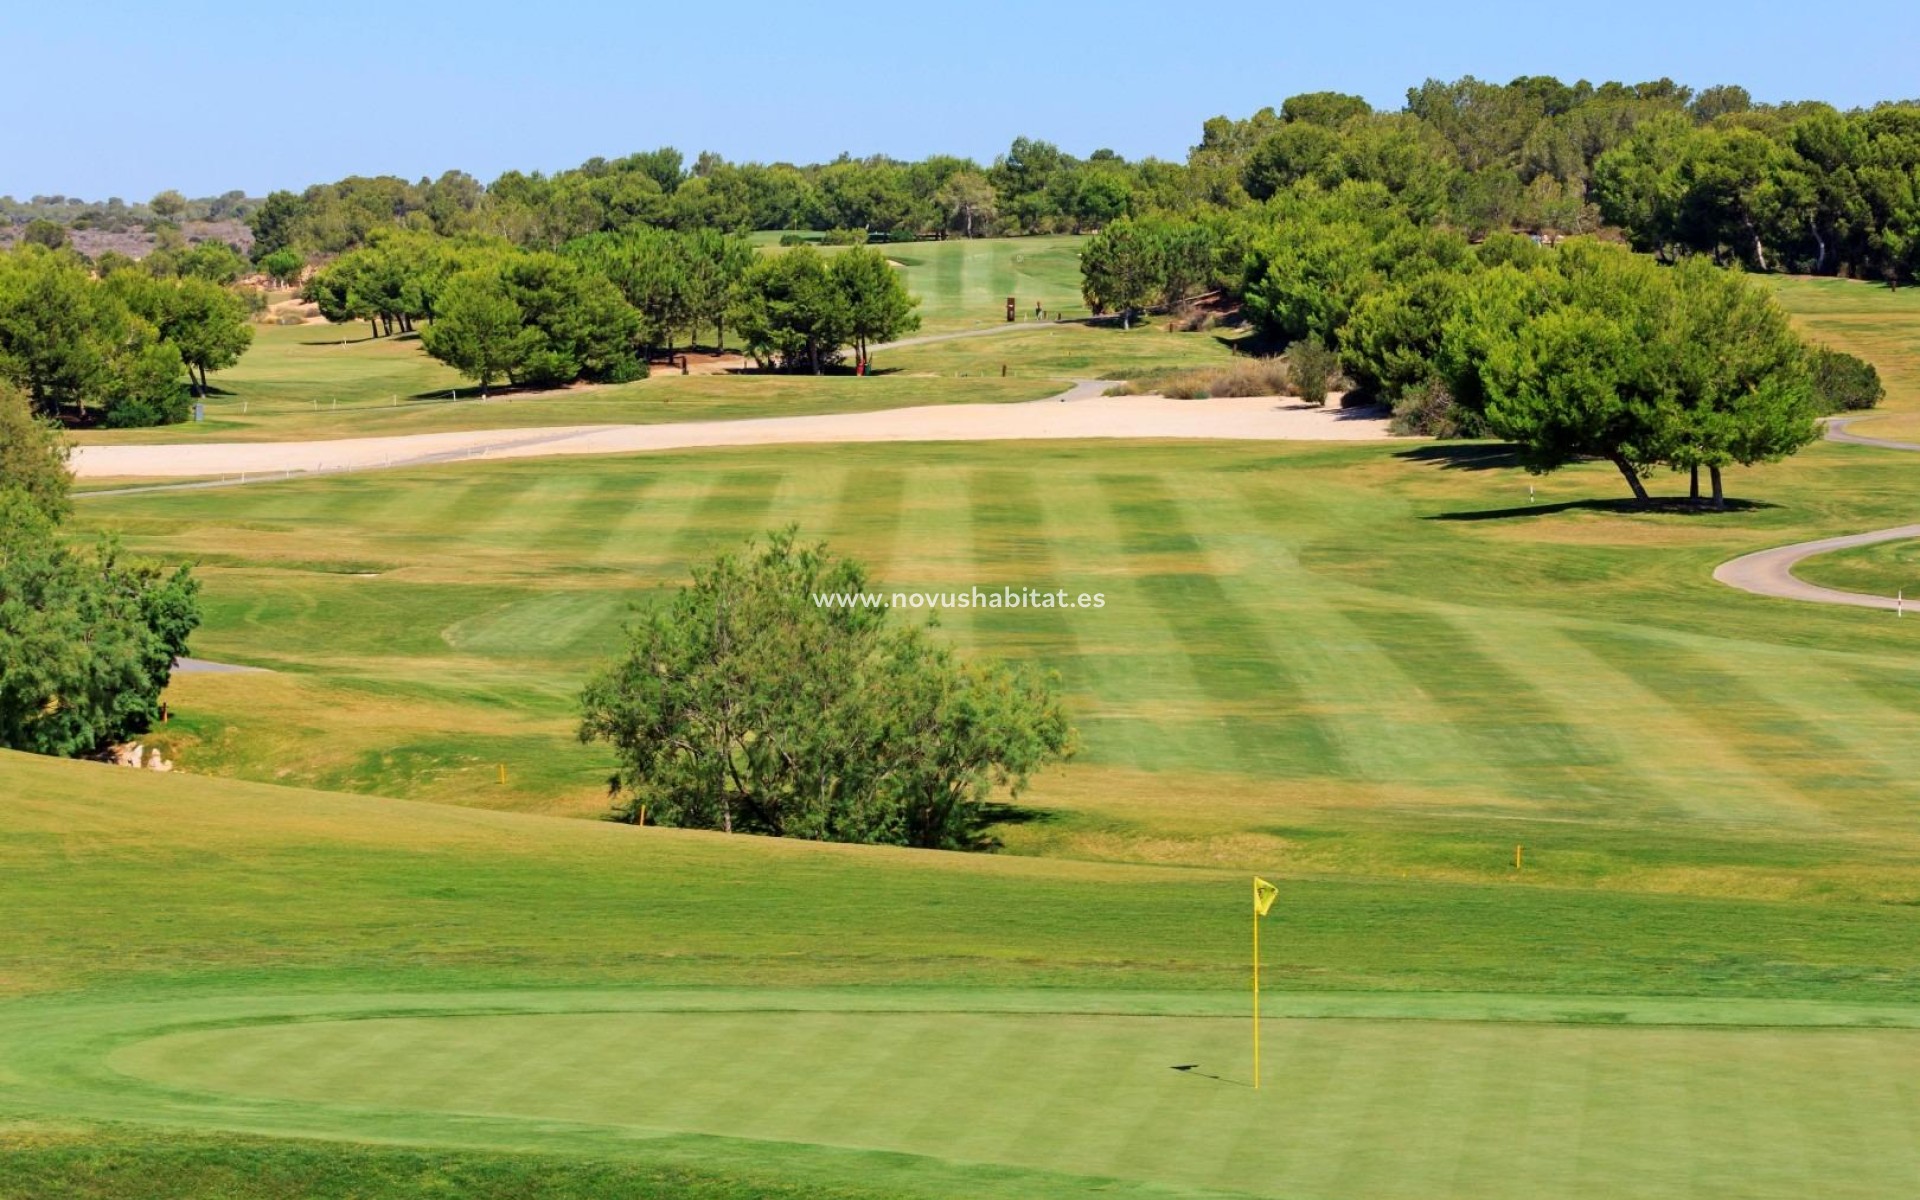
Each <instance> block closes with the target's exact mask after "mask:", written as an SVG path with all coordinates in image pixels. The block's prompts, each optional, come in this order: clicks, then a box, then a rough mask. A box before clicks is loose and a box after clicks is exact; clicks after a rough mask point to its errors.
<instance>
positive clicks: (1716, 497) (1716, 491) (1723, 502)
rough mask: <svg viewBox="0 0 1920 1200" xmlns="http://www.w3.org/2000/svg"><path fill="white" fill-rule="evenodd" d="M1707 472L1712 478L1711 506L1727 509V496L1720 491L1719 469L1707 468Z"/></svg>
mask: <svg viewBox="0 0 1920 1200" xmlns="http://www.w3.org/2000/svg"><path fill="white" fill-rule="evenodd" d="M1707 470H1708V472H1709V473H1711V474H1712V476H1713V506H1714V507H1715V508H1717V509H1724V508H1726V507H1727V494H1726V493H1725V492H1724V491H1722V490H1721V489H1720V468H1719V467H1708V468H1707Z"/></svg>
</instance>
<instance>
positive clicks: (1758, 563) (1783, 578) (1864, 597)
mask: <svg viewBox="0 0 1920 1200" xmlns="http://www.w3.org/2000/svg"><path fill="white" fill-rule="evenodd" d="M1847 424H1848V422H1846V421H1829V422H1827V440H1828V441H1830V442H1846V443H1849V444H1851V445H1856V446H1878V447H1880V448H1881V449H1884V450H1920V445H1916V444H1915V443H1913V442H1892V441H1887V440H1885V439H1883V438H1870V437H1861V436H1860V435H1858V434H1853V433H1848V432H1847ZM1903 538H1920V525H1899V526H1895V527H1894V528H1892V529H1874V530H1869V531H1868V532H1866V533H1849V534H1844V535H1842V536H1840V537H1830V538H1821V539H1820V540H1818V541H1813V542H1795V543H1794V544H1793V545H1791V546H1776V547H1775V548H1773V549H1772V550H1761V551H1757V552H1756V553H1753V554H1743V555H1741V556H1740V557H1739V558H1736V559H1732V560H1730V561H1728V562H1724V563H1721V564H1720V565H1719V566H1718V567H1715V568H1714V571H1713V577H1714V578H1715V579H1718V580H1719V581H1720V582H1721V583H1724V584H1726V585H1727V586H1729V587H1737V588H1739V589H1740V590H1741V591H1743V592H1752V593H1753V594H1754V595H1756V596H1772V597H1775V598H1777V599H1781V600H1806V601H1810V602H1812V603H1814V604H1848V605H1852V606H1853V607H1855V608H1885V609H1894V610H1898V609H1900V608H1902V607H1903V602H1902V601H1901V600H1900V599H1898V598H1896V597H1893V596H1875V595H1871V594H1869V593H1867V592H1843V591H1841V590H1840V589H1838V588H1829V587H1821V586H1819V585H1818V584H1813V583H1808V582H1806V581H1805V580H1803V579H1799V578H1796V577H1795V576H1794V574H1793V568H1794V567H1795V566H1796V565H1798V564H1799V562H1800V560H1801V559H1803V558H1812V557H1813V556H1814V555H1816V554H1826V553H1828V552H1830V551H1834V550H1849V549H1852V548H1853V547H1855V546H1871V545H1873V544H1874V543H1876V542H1897V541H1899V540H1901V539H1903Z"/></svg>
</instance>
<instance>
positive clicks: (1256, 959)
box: [1253, 908, 1260, 1092]
mask: <svg viewBox="0 0 1920 1200" xmlns="http://www.w3.org/2000/svg"><path fill="white" fill-rule="evenodd" d="M1253 1090H1254V1091H1256V1092H1257V1091H1259V1090H1260V910H1259V909H1257V908H1256V909H1254V911H1253Z"/></svg>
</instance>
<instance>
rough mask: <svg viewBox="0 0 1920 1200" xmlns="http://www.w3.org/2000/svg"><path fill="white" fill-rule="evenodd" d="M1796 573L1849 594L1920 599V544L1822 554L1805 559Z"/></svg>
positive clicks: (1874, 547) (1870, 547)
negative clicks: (1905, 594)
mask: <svg viewBox="0 0 1920 1200" xmlns="http://www.w3.org/2000/svg"><path fill="white" fill-rule="evenodd" d="M1793 573H1794V574H1795V575H1796V576H1798V577H1799V578H1801V579H1804V580H1806V581H1807V582H1808V583H1817V584H1819V585H1821V586H1822V587H1831V588H1839V589H1840V590H1841V591H1846V592H1867V593H1869V594H1871V595H1875V596H1891V595H1894V594H1895V593H1898V592H1912V593H1913V594H1914V595H1915V596H1916V597H1920V542H1911V541H1907V542H1880V543H1878V544H1876V545H1872V546H1857V547H1854V548H1853V549H1850V550H1835V551H1833V552H1832V553H1829V554H1818V555H1815V556H1814V557H1812V558H1808V559H1803V560H1801V562H1800V564H1799V565H1798V566H1796V567H1795V568H1794V569H1793Z"/></svg>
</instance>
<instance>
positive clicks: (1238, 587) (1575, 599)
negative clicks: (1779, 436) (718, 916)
mask: <svg viewBox="0 0 1920 1200" xmlns="http://www.w3.org/2000/svg"><path fill="white" fill-rule="evenodd" d="M1906 467H1907V464H1906V463H1905V462H1904V461H1901V460H1899V459H1898V456H1895V455H1889V454H1885V453H1880V452H1875V451H1870V450H1863V449H1860V448H1854V447H1832V446H1821V447H1816V448H1814V449H1811V450H1809V451H1808V452H1807V453H1806V454H1804V455H1803V456H1802V457H1801V458H1800V459H1799V460H1797V461H1796V462H1794V463H1792V464H1791V465H1787V466H1782V467H1778V468H1769V469H1767V470H1764V471H1759V472H1754V473H1752V474H1746V473H1742V474H1741V475H1739V476H1737V477H1735V482H1734V485H1733V486H1734V490H1735V493H1736V494H1737V495H1744V494H1753V495H1761V496H1765V497H1767V499H1768V502H1769V504H1770V505H1771V507H1763V508H1760V509H1757V510H1753V511H1750V512H1741V513H1733V514H1728V515H1725V516H1717V517H1715V516H1675V515H1659V514H1632V513H1623V512H1618V511H1613V510H1610V509H1605V508H1600V509H1590V508H1584V507H1580V506H1579V504H1578V503H1577V502H1579V501H1582V500H1584V499H1585V498H1588V497H1593V496H1600V497H1610V496H1611V495H1612V493H1613V492H1614V491H1615V490H1616V481H1615V480H1613V479H1612V478H1611V477H1609V476H1608V474H1607V472H1606V471H1605V470H1604V469H1600V468H1582V469H1579V470H1576V471H1572V472H1569V473H1566V474H1563V475H1558V476H1554V477H1551V478H1549V479H1546V480H1541V481H1538V482H1537V487H1538V501H1539V502H1538V503H1537V504H1534V505H1531V506H1529V505H1528V504H1527V502H1526V488H1527V486H1528V482H1527V480H1526V478H1525V476H1523V475H1522V474H1521V473H1520V472H1518V471H1517V470H1515V469H1513V468H1512V467H1510V466H1504V465H1498V460H1490V459H1488V457H1487V456H1486V454H1485V453H1483V452H1481V451H1478V450H1473V449H1464V448H1463V449H1462V450H1461V451H1460V452H1459V453H1458V454H1457V455H1453V454H1452V452H1447V451H1441V452H1437V453H1436V452H1434V451H1430V450H1423V449H1418V448H1409V447H1405V446H1397V445H1387V446H1358V447H1356V446H1328V445H1321V446H1312V445H1301V446H1293V447H1275V446H1259V445H1251V446H1220V445H1208V446H1174V447H1152V446H1128V445H1125V444H1106V445H1100V446H1093V447H1082V446H1065V445H1045V444H1007V445H999V446H995V447H993V448H992V449H991V451H990V454H987V455H983V454H982V453H981V452H980V451H978V450H976V449H974V448H969V447H958V446H858V447H846V446H843V447H809V448H788V449H775V450H755V451H727V452H702V453H683V454H671V455H658V456H649V457H644V458H631V459H617V458H616V459H591V460H579V461H572V462H567V463H563V464H556V463H542V462H522V463H496V464H487V465H476V466H470V467H469V466H461V467H453V468H444V469H433V470H420V471H409V472H393V473H378V474H370V475H364V476H356V477H351V478H344V479H330V480H318V481H305V482H303V481H294V482H290V483H286V484H274V485H270V486H262V487H258V488H255V489H251V490H249V491H248V492H247V493H246V497H245V503H244V505H236V504H235V503H234V499H233V496H232V495H231V494H224V493H217V492H199V493H195V492H184V493H170V494H155V495H146V496H131V497H118V498H104V499H100V500H94V501H87V502H86V507H85V508H84V509H83V513H84V516H85V519H86V520H87V521H88V522H89V523H93V524H97V525H98V526H99V527H101V528H104V529H111V530H115V531H118V532H119V533H120V534H121V535H122V536H123V537H124V538H125V539H126V540H127V542H128V544H129V545H131V546H133V547H134V548H137V549H141V550H145V551H150V552H154V553H158V554H162V555H165V556H168V557H173V558H186V559H191V560H195V561H198V562H200V563H201V564H202V565H201V575H202V578H203V579H204V580H205V583H206V606H207V612H208V620H207V624H206V627H205V628H204V629H203V631H202V632H201V634H200V635H199V636H198V638H197V639H196V642H195V649H196V652H197V653H200V654H202V655H204V656H207V657H212V658H216V659H223V660H230V661H234V662H240V663H247V664H253V665H260V666H266V667H270V668H273V669H274V671H275V673H274V674H266V675H246V676H204V675H203V676H183V677H181V678H180V679H179V680H177V681H176V684H175V687H174V693H173V696H172V700H173V703H174V709H175V712H176V714H177V716H176V719H175V721H174V723H173V724H172V725H170V726H169V727H168V728H167V729H166V730H164V731H163V732H162V734H161V735H160V736H159V737H158V738H157V739H156V740H157V741H158V742H160V744H162V745H164V746H165V747H167V750H168V753H169V756H170V757H173V758H175V759H176V760H177V761H179V762H180V763H182V764H183V765H185V766H186V767H187V768H188V769H191V770H194V771H200V772H209V773H216V774H223V775H230V776H235V777H243V778H251V779H257V780H262V781H281V782H289V783H298V784H301V785H305V786H314V787H322V788H329V789H343V790H351V791H365V792H373V793H378V794H385V795H394V796H403V797H414V798H421V799H434V800H442V801H449V802H453V803H458V804H467V805H478V806H488V807H501V808H519V809H528V810H534V811H542V812H553V813H572V814H579V815H590V814H594V813H597V812H600V811H602V810H603V809H604V805H605V793H604V781H605V779H606V776H607V773H608V769H609V762H608V759H607V757H606V755H605V752H604V751H602V750H600V749H598V748H595V747H583V746H580V745H579V744H578V743H576V742H575V741H574V740H573V737H572V733H573V726H574V721H575V708H574V704H575V695H576V693H577V690H578V688H579V686H580V684H581V682H582V680H583V679H584V677H585V676H586V674H587V672H588V671H590V670H591V669H592V667H593V665H594V664H595V663H597V662H599V661H602V660H604V659H605V658H606V657H608V656H609V655H610V654H612V653H613V651H614V649H615V647H616V646H617V644H618V640H619V627H620V625H621V622H622V620H623V619H624V616H625V614H626V612H627V610H628V608H629V606H630V605H633V604H636V603H640V604H645V603H650V602H652V601H653V599H654V598H655V597H656V596H657V595H658V594H659V593H660V591H661V589H663V588H668V587H671V586H674V585H675V584H677V583H678V582H679V581H680V580H682V579H684V578H685V576H686V572H687V570H688V568H689V565H690V564H692V563H693V562H696V561H698V560H700V559H702V558H704V557H706V556H709V555H711V554H712V553H714V552H715V551H717V550H719V549H721V548H724V547H729V546H733V545H737V544H739V542H740V541H741V540H743V539H745V538H746V537H748V536H749V535H752V534H755V533H758V532H761V531H764V530H766V529H768V528H770V527H776V526H779V525H783V524H785V523H787V522H790V521H791V522H797V523H798V524H799V525H800V526H801V528H802V530H803V532H804V533H805V534H807V535H808V536H812V537H824V538H826V539H827V540H828V541H829V542H830V543H831V544H833V545H835V546H836V547H838V548H840V549H841V550H843V551H845V552H848V553H851V554H853V555H855V556H857V557H859V558H861V559H862V560H864V561H866V562H867V563H868V564H869V565H870V567H871V568H872V570H873V573H874V577H875V578H876V579H877V580H878V581H879V582H880V583H881V584H882V585H883V586H884V587H886V588H888V589H889V590H891V589H895V588H900V589H906V588H925V589H934V590H939V589H948V590H951V589H953V588H956V587H959V588H964V587H967V586H970V585H976V584H977V585H980V586H983V587H989V588H991V587H997V586H1000V585H1022V586H1024V585H1034V586H1048V587H1052V586H1059V587H1065V588H1067V589H1068V590H1069V591H1073V592H1078V591H1088V592H1102V593H1104V594H1105V595H1106V596H1107V597H1108V602H1107V604H1106V606H1105V607H1104V608H1103V609H1100V610H1097V611H1075V612H1062V611H1053V610H1027V611H1006V612H966V611H957V612H954V613H950V614H948V616H947V617H946V619H945V622H944V625H943V627H942V636H943V637H946V638H948V639H951V640H952V641H953V642H954V643H956V644H957V645H959V646H961V647H963V648H965V649H967V650H970V651H977V652H983V653H991V654H998V655H1008V656H1014V657H1027V658H1032V659H1034V660H1036V661H1037V662H1039V663H1040V664H1042V665H1043V666H1045V667H1047V668H1050V669H1052V670H1055V671H1057V672H1059V674H1060V676H1061V679H1062V683H1063V687H1064V689H1065V691H1066V693H1067V695H1068V698H1069V702H1070V705H1071V707H1072V710H1073V712H1074V713H1075V716H1076V720H1077V722H1078V724H1079V726H1080V728H1081V730H1082V733H1083V740H1084V752H1083V753H1082V755H1081V757H1080V758H1079V759H1078V760H1077V761H1076V762H1075V763H1074V764H1072V765H1071V766H1069V767H1066V768H1064V769H1061V770H1058V771H1054V772H1050V773H1049V774H1047V775H1046V776H1045V777H1043V778H1042V779H1040V780H1039V781H1037V785H1036V789H1035V791H1034V793H1033V798H1034V803H1035V804H1037V805H1038V806H1039V807H1040V808H1042V809H1043V810H1045V813H1046V819H1044V820H1039V821H1032V822H1026V823H1022V824H1017V825H1012V826H1009V827H1007V828H1006V829H1005V830H1004V831H1003V836H1004V838H1005V840H1006V841H1007V843H1008V845H1009V847H1010V848H1012V849H1015V850H1017V851H1020V852H1024V853H1031V854H1047V855H1065V856H1073V857H1082V858H1115V859H1126V860H1146V861H1165V862H1181V863H1198V864H1219V865H1233V866H1249V865H1253V864H1257V863H1261V862H1267V861H1272V860H1273V859H1274V858H1276V857H1283V858H1284V859H1285V861H1287V862H1289V863H1291V864H1293V865H1294V866H1295V867H1296V868H1297V869H1300V870H1311V871H1316V872H1322V873H1327V874H1340V875H1356V874H1365V875H1392V876H1397V875H1398V874H1400V873H1402V872H1405V873H1408V874H1410V875H1414V876H1418V877H1426V878H1444V879H1461V880H1476V881H1491V880H1497V879H1503V878H1505V875H1506V872H1507V871H1508V870H1509V867H1508V865H1507V864H1509V863H1510V861H1511V858H1512V847H1513V844H1514V843H1516V842H1523V843H1526V844H1528V845H1529V847H1530V854H1531V858H1530V860H1529V861H1530V866H1529V868H1528V870H1529V872H1530V873H1531V874H1532V876H1533V877H1534V878H1536V879H1538V880H1540V881H1542V882H1550V883H1554V884H1557V885H1561V886H1566V887H1570V888H1594V887H1606V888H1625V889H1630V890H1637V891H1677V892H1686V893H1693V894H1735V895H1745V896H1759V897H1770V898H1780V899H1789V898H1807V899H1818V898H1822V897H1829V896H1833V897H1847V898H1853V899H1861V900H1870V901H1874V902H1907V901H1911V900H1913V899H1916V898H1920V873H1916V870H1915V867H1916V859H1915V854H1916V851H1917V850H1920V840H1917V839H1916V838H1915V836H1914V834H1913V832H1912V831H1913V828H1914V825H1913V818H1914V816H1915V815H1916V813H1920V785H1916V783H1915V782H1914V781H1915V780H1916V779H1920V739H1915V738H1914V737H1913V736H1912V734H1913V732H1914V727H1915V723H1916V719H1917V718H1920V710H1917V709H1916V706H1915V705H1914V704H1913V702H1912V700H1911V698H1910V689H1911V685H1912V682H1913V681H1914V679H1915V678H1916V674H1915V672H1916V669H1920V660H1917V659H1916V657H1915V654H1914V650H1913V644H1912V640H1911V637H1912V636H1913V635H1915V634H1916V633H1920V626H1914V625H1912V624H1911V623H1907V624H1896V623H1894V622H1891V621H1882V620H1879V619H1878V618H1877V617H1875V616H1873V615H1872V614H1865V613H1853V612H1841V611H1826V610H1814V609H1809V608H1807V607H1805V606H1801V605H1796V604H1791V603H1786V602H1777V601H1765V600H1760V599H1758V598H1750V597H1746V596H1742V595H1738V594H1735V593H1732V592H1730V591H1728V590H1727V589H1725V588H1724V587H1722V586H1721V585H1719V584H1716V583H1714V582H1713V581H1712V579H1711V571H1712V568H1713V566H1714V565H1715V564H1717V563H1718V562H1720V561H1722V560H1724V559H1725V558H1728V557H1731V556H1733V555H1735V554H1737V553H1740V552H1742V551H1745V550H1750V549H1756V548H1760V547H1763V546H1767V545H1773V544H1778V543H1781V542H1785V541H1793V540H1799V539H1802V538H1806V537H1811V536H1817V535H1820V534H1825V533H1832V532H1839V531H1842V530H1847V529H1854V528H1860V527H1863V526H1871V525H1872V524H1873V523H1875V522H1876V521H1884V522H1885V523H1888V524H1891V523H1894V522H1896V521H1898V520H1904V519H1909V518H1908V514H1907V511H1906V508H1907V500H1906V497H1907V495H1908V487H1907V479H1908V475H1907V472H1906ZM1569 504H1572V505H1573V506H1572V507H1567V505H1569ZM1461 517H1466V518H1469V519H1457V518H1461ZM501 763H504V764H506V766H507V768H508V782H507V784H506V785H504V786H502V785H501V784H500V783H499V782H498V774H497V764H501Z"/></svg>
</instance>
